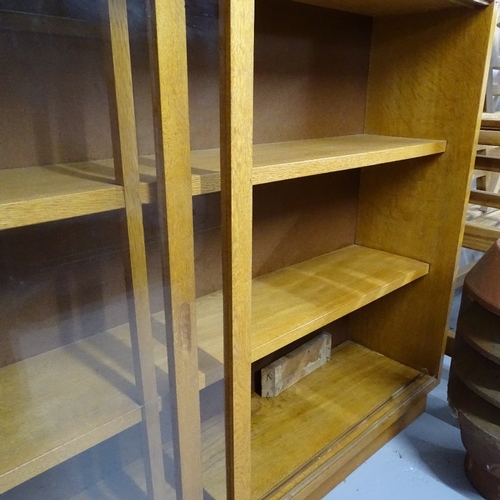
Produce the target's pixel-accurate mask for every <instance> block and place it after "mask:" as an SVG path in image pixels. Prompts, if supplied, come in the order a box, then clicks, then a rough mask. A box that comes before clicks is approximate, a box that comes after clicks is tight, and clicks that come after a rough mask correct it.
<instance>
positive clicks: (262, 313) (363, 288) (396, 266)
mask: <svg viewBox="0 0 500 500" xmlns="http://www.w3.org/2000/svg"><path fill="white" fill-rule="evenodd" d="M428 270H429V266H428V265H427V264H425V263H423V262H417V261H413V260H411V259H406V258H405V257H399V256H396V255H391V254H388V253H385V252H381V251H378V250H372V249H370V248H364V247H360V246H356V245H353V246H349V247H346V248H343V249H341V250H337V251H335V252H333V253H330V254H327V255H324V256H320V257H317V258H315V259H311V260H309V261H306V262H302V263H299V264H296V265H294V266H290V267H288V268H285V269H281V270H278V271H276V272H274V273H271V274H268V275H265V276H262V277H258V278H255V279H254V280H253V287H252V361H256V360H258V359H260V358H262V357H264V356H265V355H267V354H270V353H272V352H274V351H276V350H278V349H279V348H281V347H284V346H286V345H288V344H289V343H290V342H293V341H294V340H297V339H299V338H301V337H303V336H304V335H306V334H307V333H310V332H312V331H314V330H316V329H318V328H321V327H322V326H324V325H326V324H328V323H330V322H332V321H335V320H336V319H338V318H340V317H342V316H345V315H346V314H349V313H350V312H352V311H354V310H357V309H359V308H361V307H363V306H364V305H366V304H368V303H370V302H372V301H374V300H377V299H378V298H380V297H382V296H384V295H386V294H388V293H390V292H392V291H394V290H396V289H397V288H400V287H402V286H404V285H405V284H407V283H410V282H411V281H413V280H415V279H417V278H420V277H422V276H424V275H426V274H427V272H428Z"/></svg>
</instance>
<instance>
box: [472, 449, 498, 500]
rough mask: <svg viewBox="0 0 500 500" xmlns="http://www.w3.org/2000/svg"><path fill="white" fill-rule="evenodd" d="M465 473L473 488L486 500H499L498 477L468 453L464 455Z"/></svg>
mask: <svg viewBox="0 0 500 500" xmlns="http://www.w3.org/2000/svg"><path fill="white" fill-rule="evenodd" d="M464 466H465V473H466V474H467V477H468V478H469V480H470V482H471V483H472V484H473V486H474V488H476V489H477V491H479V493H481V495H483V497H484V498H486V499H487V500H500V479H499V478H498V477H496V476H493V475H492V474H490V472H488V471H487V470H486V469H484V468H483V467H481V466H480V465H479V464H478V463H477V462H476V461H475V460H474V459H473V458H472V457H471V456H470V455H469V454H467V455H466V456H465V464H464Z"/></svg>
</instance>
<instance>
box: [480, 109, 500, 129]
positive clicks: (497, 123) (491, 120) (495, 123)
mask: <svg viewBox="0 0 500 500" xmlns="http://www.w3.org/2000/svg"><path fill="white" fill-rule="evenodd" d="M481 128H482V129H490V130H500V113H483V116H482V119H481Z"/></svg>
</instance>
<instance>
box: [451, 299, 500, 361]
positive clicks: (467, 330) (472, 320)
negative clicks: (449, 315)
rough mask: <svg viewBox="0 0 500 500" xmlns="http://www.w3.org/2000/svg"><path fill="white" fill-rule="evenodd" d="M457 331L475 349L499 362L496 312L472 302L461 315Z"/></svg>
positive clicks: (498, 331) (499, 352)
mask: <svg viewBox="0 0 500 500" xmlns="http://www.w3.org/2000/svg"><path fill="white" fill-rule="evenodd" d="M459 331H460V335H461V336H462V338H463V339H464V340H465V341H467V342H468V343H469V344H470V345H471V346H472V347H473V348H474V349H475V350H476V351H478V352H479V353H481V354H482V355H483V356H485V357H486V358H488V359H490V360H491V361H493V362H495V363H497V364H500V322H499V321H498V316H497V315H496V314H493V313H492V312H490V311H488V310H486V309H484V308H483V307H481V306H480V305H479V304H477V303H474V304H472V305H471V306H470V307H469V308H468V309H467V310H466V311H465V312H464V313H463V314H462V315H461V317H460V323H459Z"/></svg>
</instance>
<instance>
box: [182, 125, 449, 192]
mask: <svg viewBox="0 0 500 500" xmlns="http://www.w3.org/2000/svg"><path fill="white" fill-rule="evenodd" d="M445 150H446V141H439V140H436V141H433V140H422V139H408V138H402V137H384V136H376V135H365V134H359V135H350V136H341V137H326V138H323V139H308V140H301V141H288V142H277V143H270V144H255V145H254V146H253V171H252V184H254V185H257V184H265V183H268V182H276V181H283V180H287V179H295V178H298V177H305V176H309V175H318V174H324V173H328V172H338V171H341V170H349V169H352V168H362V167H368V166H372V165H378V164H381V163H387V162H392V161H399V160H406V159H409V158H417V157H421V156H428V155H433V154H438V153H443V152H444V151H445ZM191 167H192V180H193V195H197V194H203V193H211V192H214V191H219V190H220V177H219V172H220V168H219V150H218V149H211V150H204V151H203V150H202V151H193V152H192V153H191Z"/></svg>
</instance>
